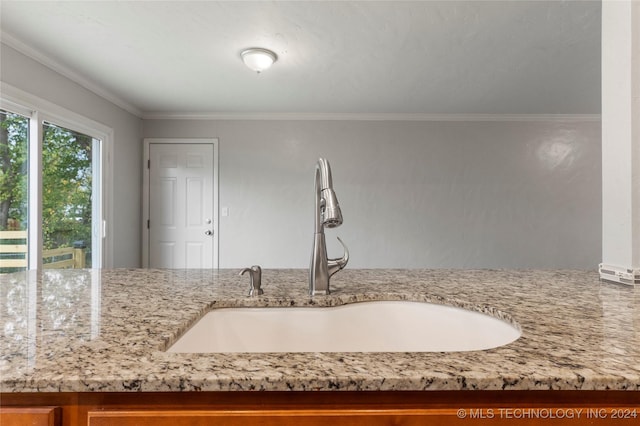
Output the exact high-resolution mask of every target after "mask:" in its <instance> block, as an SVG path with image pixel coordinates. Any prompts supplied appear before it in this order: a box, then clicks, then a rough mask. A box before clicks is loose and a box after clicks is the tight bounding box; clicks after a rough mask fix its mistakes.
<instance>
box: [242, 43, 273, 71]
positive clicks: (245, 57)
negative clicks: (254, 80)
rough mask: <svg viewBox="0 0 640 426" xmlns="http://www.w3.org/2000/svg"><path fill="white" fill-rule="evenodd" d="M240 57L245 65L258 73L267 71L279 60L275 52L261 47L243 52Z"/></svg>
mask: <svg viewBox="0 0 640 426" xmlns="http://www.w3.org/2000/svg"><path fill="white" fill-rule="evenodd" d="M240 56H242V61H243V62H244V64H245V65H246V66H248V67H249V68H251V69H252V70H254V71H255V72H257V73H260V72H262V71H264V70H266V69H267V68H269V67H270V66H271V65H273V63H274V62H275V61H277V60H278V55H276V54H275V53H274V52H272V51H271V50H268V49H263V48H260V47H252V48H251V49H247V50H243V51H242V53H240Z"/></svg>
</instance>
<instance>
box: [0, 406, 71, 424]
mask: <svg viewBox="0 0 640 426" xmlns="http://www.w3.org/2000/svg"><path fill="white" fill-rule="evenodd" d="M60 424H61V423H60V408H59V407H2V408H0V425H2V426H59V425H60Z"/></svg>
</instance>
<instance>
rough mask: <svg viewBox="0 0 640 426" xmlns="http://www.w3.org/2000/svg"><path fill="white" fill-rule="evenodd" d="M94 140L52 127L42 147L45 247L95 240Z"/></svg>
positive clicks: (46, 133) (46, 127)
mask: <svg viewBox="0 0 640 426" xmlns="http://www.w3.org/2000/svg"><path fill="white" fill-rule="evenodd" d="M91 148H92V138H91V137H89V136H86V135H82V134H79V133H76V132H72V131H69V130H67V129H63V128H61V127H57V126H54V125H51V124H46V125H45V128H44V145H43V147H42V165H43V167H42V194H43V197H42V233H43V248H44V249H49V248H55V247H68V246H71V245H72V243H73V241H76V240H83V241H86V242H87V243H89V242H90V241H91V180H92V176H91Z"/></svg>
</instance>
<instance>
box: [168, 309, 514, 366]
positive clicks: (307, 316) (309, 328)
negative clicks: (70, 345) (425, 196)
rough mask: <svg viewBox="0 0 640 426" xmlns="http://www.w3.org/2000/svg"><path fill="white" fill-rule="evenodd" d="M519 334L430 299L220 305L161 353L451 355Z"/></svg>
mask: <svg viewBox="0 0 640 426" xmlns="http://www.w3.org/2000/svg"><path fill="white" fill-rule="evenodd" d="M518 337H520V331H519V330H518V329H517V328H516V327H514V326H513V325H511V324H509V323H507V322H505V321H503V320H500V319H498V318H494V317H492V316H489V315H486V314H482V313H479V312H474V311H470V310H466V309H461V308H455V307H451V306H444V305H438V304H432V303H422V302H409V301H376V302H360V303H352V304H347V305H342V306H336V307H276V308H220V309H214V310H212V311H210V312H209V313H207V314H206V315H205V316H204V317H202V319H200V320H199V321H198V322H197V323H195V325H194V326H193V327H192V328H191V329H189V330H188V331H187V332H186V333H185V334H184V335H183V336H182V337H180V339H178V341H177V342H176V343H175V344H173V345H172V346H171V347H170V348H169V349H168V352H181V353H229V352H253V353H255V352H454V351H473V350H483V349H490V348H495V347H498V346H502V345H506V344H507V343H510V342H513V341H514V340H516V339H518Z"/></svg>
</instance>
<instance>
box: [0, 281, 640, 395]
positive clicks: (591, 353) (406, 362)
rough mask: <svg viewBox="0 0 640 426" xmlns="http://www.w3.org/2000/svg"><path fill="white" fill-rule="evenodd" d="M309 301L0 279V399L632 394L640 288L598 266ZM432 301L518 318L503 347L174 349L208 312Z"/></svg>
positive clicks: (217, 290)
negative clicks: (182, 394)
mask: <svg viewBox="0 0 640 426" xmlns="http://www.w3.org/2000/svg"><path fill="white" fill-rule="evenodd" d="M331 284H332V290H333V293H332V294H331V295H330V296H323V297H316V298H314V299H313V300H312V299H310V298H309V296H307V272H306V271H305V270H264V271H263V288H264V291H265V294H264V296H261V297H258V298H249V297H247V295H246V291H247V287H248V280H247V277H239V276H238V271H237V270H219V271H215V270H142V269H130V270H124V269H116V270H102V271H98V270H80V271H60V270H58V271H46V272H43V273H36V272H26V273H18V274H9V275H2V276H0V325H1V328H2V332H3V333H2V337H1V340H0V350H1V353H0V355H1V357H0V390H1V391H2V392H120V391H148V392H153V391H244V390H278V391H282V390H284V391H288V390H290V391H310V390H332V391H333V390H351V391H354V390H460V389H478V390H500V389H503V390H537V389H539V390H555V389H566V390H574V389H578V390H580V389H583V390H594V389H595V390H602V389H617V390H624V389H626V390H635V391H638V390H640V303H639V302H640V292H639V291H638V289H634V288H632V287H625V286H622V285H618V284H612V283H606V282H600V281H599V279H598V275H597V273H596V272H584V271H506V270H504V271H503V270H499V271H492V270H471V271H467V270H348V269H347V270H344V271H341V272H340V273H338V274H337V275H335V276H334V277H333V279H332V282H331ZM405 299H406V300H417V301H431V302H436V303H442V304H449V305H454V306H464V307H467V308H470V309H476V310H483V311H485V312H488V313H490V314H492V315H503V318H505V319H507V320H510V321H515V322H516V323H517V324H518V325H519V327H520V328H521V330H522V336H521V337H520V338H519V339H518V340H516V341H515V342H512V343H510V344H508V345H505V346H502V347H499V348H495V349H490V350H484V351H471V352H451V353H267V354H248V353H238V354H177V353H167V352H165V349H166V348H167V347H168V345H170V344H171V343H172V342H173V341H175V339H176V338H177V337H178V336H179V335H180V334H181V333H182V332H184V331H185V330H186V329H188V328H189V327H190V326H191V325H192V324H193V323H194V322H195V321H196V320H198V319H199V318H200V317H202V316H203V315H204V314H205V313H206V312H208V311H209V310H211V309H214V308H216V307H224V306H290V305H296V306H305V305H320V306H323V305H327V306H328V305H338V304H344V303H351V302H356V301H366V300H405Z"/></svg>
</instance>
